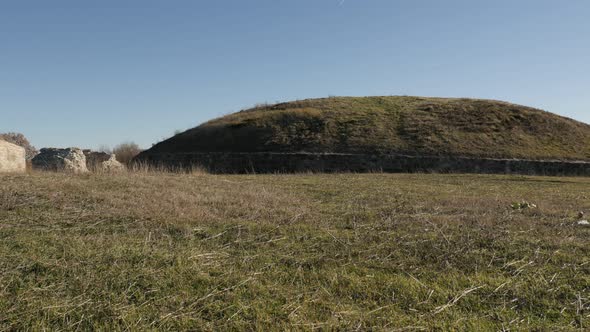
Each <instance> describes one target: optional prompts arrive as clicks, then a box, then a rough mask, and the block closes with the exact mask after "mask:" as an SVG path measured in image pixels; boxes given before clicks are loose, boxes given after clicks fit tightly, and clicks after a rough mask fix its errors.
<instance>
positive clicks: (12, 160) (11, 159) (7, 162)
mask: <svg viewBox="0 0 590 332" xmlns="http://www.w3.org/2000/svg"><path fill="white" fill-rule="evenodd" d="M26 170H27V162H26V152H25V149H24V148H22V147H20V146H18V145H15V144H12V143H8V142H6V141H3V140H0V172H3V173H4V172H7V173H24V172H25V171H26Z"/></svg>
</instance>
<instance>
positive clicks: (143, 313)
mask: <svg viewBox="0 0 590 332" xmlns="http://www.w3.org/2000/svg"><path fill="white" fill-rule="evenodd" d="M0 183H1V186H0V199H1V200H0V313H2V314H0V329H2V330H42V329H51V330H77V329H78V330H89V329H100V330H146V329H161V330H186V329H191V330H286V329H296V330H297V329H299V330H312V329H323V330H332V329H344V330H357V329H358V330H370V329H377V330H397V329H402V330H418V331H419V330H451V329H456V330H572V331H579V330H584V329H586V328H588V324H590V322H589V320H590V317H589V315H590V311H589V309H590V300H589V298H590V277H589V276H590V260H589V258H588V257H590V229H589V228H584V227H579V226H577V225H576V224H575V221H576V220H575V218H576V215H577V214H578V212H579V211H582V210H586V211H590V196H589V192H590V180H589V179H586V178H545V177H517V176H476V175H418V174H415V175H407V174H405V175H394V174H363V175H357V174H334V175H314V174H305V175H240V176H217V175H208V174H204V173H200V172H196V173H193V174H171V173H163V172H147V171H146V172H140V173H134V172H130V173H128V174H121V175H116V176H114V175H106V174H102V175H101V174H98V175H96V174H95V175H76V176H72V175H66V174H51V173H32V174H29V175H1V176H0ZM522 200H526V201H529V202H531V203H534V204H537V205H538V208H536V209H526V210H522V211H517V210H513V209H512V208H511V207H510V205H511V203H513V202H514V201H522Z"/></svg>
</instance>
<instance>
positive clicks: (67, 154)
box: [31, 148, 88, 173]
mask: <svg viewBox="0 0 590 332" xmlns="http://www.w3.org/2000/svg"><path fill="white" fill-rule="evenodd" d="M31 162H32V164H33V169H36V170H43V171H54V172H70V173H87V172H88V168H87V167H86V156H84V153H83V152H82V150H81V149H78V148H67V149H56V148H44V149H41V151H39V154H38V155H36V156H35V158H33V160H31Z"/></svg>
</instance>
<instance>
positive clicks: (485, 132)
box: [137, 97, 590, 172]
mask: <svg viewBox="0 0 590 332" xmlns="http://www.w3.org/2000/svg"><path fill="white" fill-rule="evenodd" d="M296 156H297V157H296ZM400 158H413V159H412V162H411V164H416V165H414V166H412V165H406V166H403V165H401V166H400V165H397V166H396V165H390V164H391V162H393V161H392V160H394V159H397V160H398V162H397V164H399V163H400V161H399V160H400ZM457 158H459V159H460V160H462V162H465V160H467V159H477V160H482V159H486V160H492V159H493V160H514V159H518V160H525V161H530V162H532V161H537V162H540V161H541V160H544V161H548V160H550V161H551V162H552V163H556V162H562V163H568V162H572V161H578V162H580V161H590V125H588V124H585V123H582V122H578V121H575V120H572V119H568V118H564V117H561V116H558V115H555V114H552V113H549V112H545V111H542V110H539V109H535V108H531V107H526V106H521V105H515V104H511V103H507V102H501V101H492V100H479V99H452V98H423V97H330V98H322V99H307V100H300V101H294V102H287V103H279V104H275V105H263V106H257V107H254V108H252V109H248V110H244V111H240V112H237V113H234V114H231V115H227V116H224V117H221V118H218V119H214V120H211V121H209V122H206V123H204V124H202V125H200V126H198V127H196V128H193V129H190V130H188V131H186V132H183V133H181V134H178V135H176V136H174V137H172V138H170V139H168V140H165V141H163V142H160V143H158V144H156V145H155V146H153V147H152V148H151V149H149V150H147V151H145V152H143V153H142V154H140V155H139V156H138V158H137V160H139V161H148V162H150V163H161V164H166V165H177V166H181V165H182V166H188V165H195V164H199V165H201V166H205V167H207V168H210V169H218V170H220V171H225V172H228V171H229V172H243V171H248V169H250V170H252V171H263V172H268V171H292V170H298V171H300V170H322V169H325V170H328V171H329V170H351V171H357V170H358V171H362V170H368V169H369V168H374V169H382V170H388V169H390V170H392V171H413V169H412V168H416V170H426V169H430V168H432V167H431V166H433V165H434V166H436V163H437V162H436V161H435V159H436V160H439V163H443V162H444V163H445V167H446V168H447V169H446V170H448V171H453V167H452V165H449V161H450V160H452V159H457ZM419 159H424V160H423V161H426V162H425V164H428V165H430V166H428V167H425V168H423V167H419V164H420V160H419ZM443 159H444V160H443ZM342 163H344V164H342ZM346 163H349V164H350V165H346ZM406 163H407V162H406ZM512 164H514V161H512ZM552 165H553V164H552ZM390 166H391V167H390ZM400 167H401V168H400ZM404 167H405V168H406V169H404ZM478 167H479V166H478ZM502 167H504V166H502ZM435 168H436V167H435ZM467 168H469V167H467ZM443 170H444V169H443ZM457 171H463V170H461V169H458V170H457ZM475 171H482V170H475ZM484 171H485V170H484ZM490 172H496V171H494V170H491V171H490Z"/></svg>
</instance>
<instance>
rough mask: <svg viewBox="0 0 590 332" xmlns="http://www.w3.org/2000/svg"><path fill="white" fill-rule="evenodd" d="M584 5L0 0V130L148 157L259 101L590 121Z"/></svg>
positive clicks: (588, 5)
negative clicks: (391, 102) (392, 100)
mask: <svg viewBox="0 0 590 332" xmlns="http://www.w3.org/2000/svg"><path fill="white" fill-rule="evenodd" d="M588 17H590V1H587V0H567V1H556V0H551V1H549V0H518V1H517V0H510V1H508V0H495V1H476V0H445V1H441V0H430V1H427V0H399V1H395V0H344V1H342V0H289V1H287V0H260V1H258V0H248V1H246V0H234V1H229V0H214V1H213V0H210V1H199V0H185V1H183V0H160V1H155V0H101V1H92V2H91V1H79V0H52V1H47V0H38V1H32V0H18V1H16V0H15V1H8V0H7V1H0V132H6V131H18V132H23V133H24V134H25V135H27V136H28V137H29V138H30V140H31V141H32V142H33V144H35V145H36V146H37V147H49V146H57V147H65V146H79V147H84V148H96V147H98V146H100V145H102V144H106V145H110V146H113V145H115V144H117V143H120V142H122V141H135V142H137V143H139V144H140V145H142V146H143V147H150V146H151V144H152V143H155V142H157V141H159V140H161V139H163V138H166V137H169V136H171V135H172V134H173V132H174V131H175V130H181V129H188V128H190V127H194V126H196V125H198V124H199V123H201V122H204V121H206V120H208V119H211V118H214V117H217V116H220V115H224V114H228V113H231V112H234V111H238V110H240V109H242V108H245V107H248V106H252V105H254V104H256V103H261V102H275V101H286V100H293V99H301V98H313V97H324V96H329V95H347V96H348V95H352V96H363V95H422V96H440V97H478V98H490V99H501V100H506V101H511V102H515V103H520V104H526V105H530V106H535V107H539V108H542V109H545V110H548V111H551V112H555V113H558V114H561V115H564V116H568V117H571V118H575V119H577V120H580V121H584V122H586V123H590V92H589V90H588V88H589V87H590V20H589V19H588Z"/></svg>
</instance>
